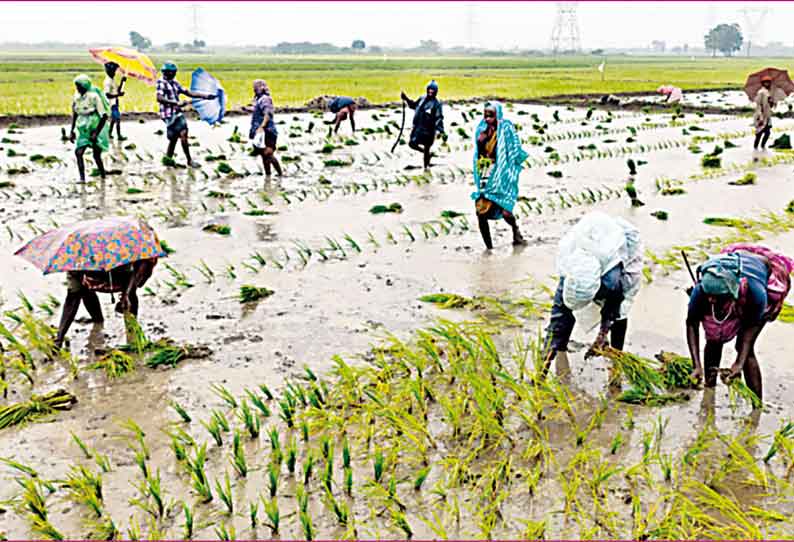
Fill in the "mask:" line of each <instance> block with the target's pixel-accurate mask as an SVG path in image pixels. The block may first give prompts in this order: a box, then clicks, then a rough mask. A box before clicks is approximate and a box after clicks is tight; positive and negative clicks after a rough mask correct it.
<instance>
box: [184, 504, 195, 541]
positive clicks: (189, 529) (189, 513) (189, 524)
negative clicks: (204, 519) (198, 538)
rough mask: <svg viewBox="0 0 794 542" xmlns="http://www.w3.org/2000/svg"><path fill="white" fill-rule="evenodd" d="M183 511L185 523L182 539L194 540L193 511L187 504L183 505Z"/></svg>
mask: <svg viewBox="0 0 794 542" xmlns="http://www.w3.org/2000/svg"><path fill="white" fill-rule="evenodd" d="M182 511H183V513H184V515H185V521H184V523H183V524H182V538H184V539H185V540H192V539H193V509H192V508H190V507H189V506H188V505H187V503H184V502H183V503H182Z"/></svg>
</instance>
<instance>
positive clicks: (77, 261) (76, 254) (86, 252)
mask: <svg viewBox="0 0 794 542" xmlns="http://www.w3.org/2000/svg"><path fill="white" fill-rule="evenodd" d="M14 254H15V255H16V256H21V257H23V258H25V259H26V260H27V261H29V262H30V263H32V264H33V265H35V266H36V267H38V268H39V269H41V270H42V271H43V272H44V274H45V275H47V274H49V273H57V272H59V271H110V270H111V269H113V268H115V267H118V266H120V265H124V264H128V263H132V262H137V261H138V260H146V259H149V258H161V257H164V256H166V252H165V251H164V250H163V247H161V246H160V241H159V239H158V238H157V234H156V233H154V230H153V229H152V228H151V226H149V225H148V224H147V223H146V222H144V221H143V220H140V219H138V218H130V217H110V218H100V219H97V220H84V221H82V222H77V223H75V224H71V225H69V226H64V227H61V228H57V229H54V230H50V231H48V232H46V233H43V234H42V235H39V236H38V237H36V238H35V239H33V240H31V241H30V242H28V244H26V245H25V246H23V247H22V248H20V249H19V250H17V251H16V252H15V253H14Z"/></svg>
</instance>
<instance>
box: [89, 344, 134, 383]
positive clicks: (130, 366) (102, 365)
mask: <svg viewBox="0 0 794 542" xmlns="http://www.w3.org/2000/svg"><path fill="white" fill-rule="evenodd" d="M89 368H90V369H103V370H104V371H105V373H107V375H108V376H109V377H110V378H118V377H120V376H123V375H125V374H127V373H130V372H132V371H134V370H135V360H134V359H132V357H131V356H130V355H129V354H125V353H124V352H122V351H121V350H111V351H110V352H108V353H107V354H105V355H104V356H102V357H101V358H99V359H98V360H97V361H96V362H94V363H93V364H91V365H90V366H89Z"/></svg>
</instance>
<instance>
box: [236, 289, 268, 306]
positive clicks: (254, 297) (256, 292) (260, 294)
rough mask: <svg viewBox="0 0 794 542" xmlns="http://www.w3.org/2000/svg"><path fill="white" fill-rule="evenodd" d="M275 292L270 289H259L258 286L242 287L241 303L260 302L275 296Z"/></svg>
mask: <svg viewBox="0 0 794 542" xmlns="http://www.w3.org/2000/svg"><path fill="white" fill-rule="evenodd" d="M273 293H274V292H273V290H270V289H268V288H259V287H257V286H251V285H247V284H246V285H243V286H240V298H239V299H240V303H250V302H252V301H259V300H260V299H265V298H267V297H270V296H271V295H273Z"/></svg>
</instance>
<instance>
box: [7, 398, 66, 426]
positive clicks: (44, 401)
mask: <svg viewBox="0 0 794 542" xmlns="http://www.w3.org/2000/svg"><path fill="white" fill-rule="evenodd" d="M76 402H77V397H75V396H74V395H72V394H71V393H69V392H67V391H66V390H55V391H52V392H50V393H45V394H44V395H31V397H30V399H28V400H27V401H25V402H22V403H13V404H10V405H6V406H3V407H0V429H5V428H6V427H11V426H12V425H19V424H21V423H25V422H29V421H33V420H35V419H37V418H41V417H42V416H47V415H49V414H52V413H53V412H55V411H56V410H69V409H70V408H71V407H72V405H73V404H75V403H76Z"/></svg>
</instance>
